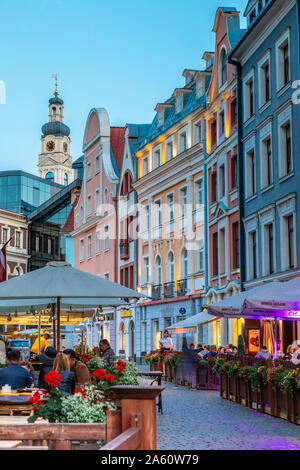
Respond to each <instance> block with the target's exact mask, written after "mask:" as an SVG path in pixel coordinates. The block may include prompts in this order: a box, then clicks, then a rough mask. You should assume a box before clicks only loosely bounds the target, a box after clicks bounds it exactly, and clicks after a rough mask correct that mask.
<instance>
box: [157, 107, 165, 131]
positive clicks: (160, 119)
mask: <svg viewBox="0 0 300 470" xmlns="http://www.w3.org/2000/svg"><path fill="white" fill-rule="evenodd" d="M157 117H158V121H157V122H158V127H161V126H162V125H163V123H164V112H163V110H162V109H160V110H159V111H158V114H157Z"/></svg>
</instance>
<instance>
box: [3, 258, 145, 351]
mask: <svg viewBox="0 0 300 470" xmlns="http://www.w3.org/2000/svg"><path fill="white" fill-rule="evenodd" d="M143 297H145V295H143V294H140V293H138V292H136V291H134V290H132V289H129V288H127V287H125V286H120V285H119V284H116V283H113V282H111V281H109V280H107V279H102V278H101V277H100V276H95V275H93V274H89V273H86V272H84V271H80V270H79V269H75V268H73V267H72V266H71V265H70V264H68V263H65V262H50V263H48V264H47V265H46V266H45V267H44V268H41V269H38V270H36V271H32V272H29V273H27V274H23V275H22V276H18V277H15V278H13V279H10V280H8V281H5V282H3V283H1V284H0V305H1V303H2V302H1V301H5V300H8V301H15V300H18V299H19V300H21V299H22V300H23V299H30V301H32V299H36V300H37V303H38V304H40V301H41V299H47V300H49V298H50V299H56V316H57V349H58V350H59V349H60V312H61V301H62V299H64V298H67V299H90V300H89V301H88V302H89V303H90V305H92V304H93V300H92V299H94V301H95V299H97V301H96V304H94V306H99V299H101V298H103V299H107V301H108V302H110V303H112V302H114V304H115V306H117V305H122V304H123V303H124V299H129V298H133V299H139V298H143ZM45 303H46V300H45ZM51 303H52V304H53V303H54V302H51ZM75 303H77V300H75ZM79 303H80V302H79ZM6 306H7V304H6Z"/></svg>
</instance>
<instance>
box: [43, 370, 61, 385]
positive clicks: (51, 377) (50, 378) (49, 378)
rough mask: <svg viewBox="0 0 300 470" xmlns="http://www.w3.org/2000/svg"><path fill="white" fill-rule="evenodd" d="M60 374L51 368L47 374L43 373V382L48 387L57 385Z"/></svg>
mask: <svg viewBox="0 0 300 470" xmlns="http://www.w3.org/2000/svg"><path fill="white" fill-rule="evenodd" d="M60 379H61V375H60V374H58V373H57V372H55V371H54V370H51V371H50V372H49V374H47V375H45V383H46V384H47V385H49V386H50V387H58V386H59V384H60Z"/></svg>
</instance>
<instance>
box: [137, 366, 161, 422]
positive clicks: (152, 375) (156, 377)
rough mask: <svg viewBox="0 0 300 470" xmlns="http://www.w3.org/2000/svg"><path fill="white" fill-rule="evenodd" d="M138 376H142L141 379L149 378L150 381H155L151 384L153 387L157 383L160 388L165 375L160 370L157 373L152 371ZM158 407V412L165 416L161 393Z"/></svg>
mask: <svg viewBox="0 0 300 470" xmlns="http://www.w3.org/2000/svg"><path fill="white" fill-rule="evenodd" d="M138 375H140V376H141V377H149V378H150V379H153V380H152V382H151V385H153V384H154V382H157V385H158V386H159V387H160V386H161V378H162V375H163V373H162V372H161V371H159V370H155V371H151V372H150V371H149V372H139V374H138ZM157 407H158V412H159V413H161V414H163V409H162V396H161V393H160V394H159V395H158V403H157Z"/></svg>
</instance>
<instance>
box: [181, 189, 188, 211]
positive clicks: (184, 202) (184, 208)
mask: <svg viewBox="0 0 300 470" xmlns="http://www.w3.org/2000/svg"><path fill="white" fill-rule="evenodd" d="M180 202H181V214H182V217H183V218H184V217H186V216H187V205H188V191H187V188H182V189H181V190H180Z"/></svg>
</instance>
